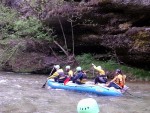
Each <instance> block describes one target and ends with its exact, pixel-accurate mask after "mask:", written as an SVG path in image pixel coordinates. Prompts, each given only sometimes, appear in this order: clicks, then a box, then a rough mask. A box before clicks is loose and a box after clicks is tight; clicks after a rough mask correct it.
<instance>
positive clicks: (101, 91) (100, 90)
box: [47, 79, 123, 96]
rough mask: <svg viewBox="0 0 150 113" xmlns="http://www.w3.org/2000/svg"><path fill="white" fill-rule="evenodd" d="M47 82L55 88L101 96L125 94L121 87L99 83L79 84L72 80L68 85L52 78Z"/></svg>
mask: <svg viewBox="0 0 150 113" xmlns="http://www.w3.org/2000/svg"><path fill="white" fill-rule="evenodd" d="M47 84H48V86H50V87H51V88H53V89H64V90H69V91H76V92H82V93H90V94H96V95H99V96H122V95H123V94H122V92H121V91H120V90H119V89H115V88H108V87H105V86H104V84H98V85H92V84H83V85H78V84H75V83H72V82H71V81H70V82H68V83H67V84H66V85H64V84H63V83H57V82H54V81H53V80H51V79H49V80H48V81H47Z"/></svg>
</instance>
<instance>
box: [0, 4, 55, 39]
mask: <svg viewBox="0 0 150 113" xmlns="http://www.w3.org/2000/svg"><path fill="white" fill-rule="evenodd" d="M0 15H2V16H0V33H1V36H2V39H5V38H36V39H43V40H48V41H50V40H51V39H52V33H53V30H52V29H51V28H47V27H46V26H44V25H43V24H42V22H41V21H40V20H38V19H37V18H35V17H30V18H28V19H21V18H20V17H18V16H19V14H18V13H17V12H15V10H12V9H9V8H7V7H4V6H2V5H0Z"/></svg>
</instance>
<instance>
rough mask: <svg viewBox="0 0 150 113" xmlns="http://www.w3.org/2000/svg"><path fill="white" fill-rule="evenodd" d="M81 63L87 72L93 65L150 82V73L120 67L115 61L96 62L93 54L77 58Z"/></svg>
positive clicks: (123, 66)
mask: <svg viewBox="0 0 150 113" xmlns="http://www.w3.org/2000/svg"><path fill="white" fill-rule="evenodd" d="M76 59H77V60H78V61H79V63H80V65H81V67H82V68H83V69H85V70H89V69H90V68H91V64H92V63H93V64H95V65H96V66H98V65H100V66H102V68H103V69H105V70H107V71H110V72H111V71H114V70H116V69H121V70H122V71H123V73H124V74H126V75H127V77H129V76H130V77H133V78H136V79H137V80H144V81H150V71H146V70H143V69H138V68H133V67H128V66H125V65H120V64H118V63H116V62H115V61H112V60H109V61H99V60H95V59H94V58H93V56H92V55H91V54H83V55H79V56H77V57H76Z"/></svg>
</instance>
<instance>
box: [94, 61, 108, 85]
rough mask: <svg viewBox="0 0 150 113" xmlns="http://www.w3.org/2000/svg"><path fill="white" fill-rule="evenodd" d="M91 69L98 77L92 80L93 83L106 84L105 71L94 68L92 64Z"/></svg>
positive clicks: (99, 67) (98, 67)
mask: <svg viewBox="0 0 150 113" xmlns="http://www.w3.org/2000/svg"><path fill="white" fill-rule="evenodd" d="M92 66H93V68H94V69H95V70H96V71H97V72H98V75H97V76H96V77H95V79H94V83H95V84H98V83H106V82H107V76H106V75H105V71H104V70H103V69H102V67H101V66H95V65H94V64H92Z"/></svg>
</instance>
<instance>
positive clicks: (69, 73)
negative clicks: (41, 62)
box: [66, 65, 74, 80]
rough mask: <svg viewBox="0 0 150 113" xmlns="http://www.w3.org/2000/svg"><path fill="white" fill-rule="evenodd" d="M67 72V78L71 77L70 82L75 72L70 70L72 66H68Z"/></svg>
mask: <svg viewBox="0 0 150 113" xmlns="http://www.w3.org/2000/svg"><path fill="white" fill-rule="evenodd" d="M66 72H67V74H66V75H67V77H69V78H70V80H73V76H74V75H73V71H72V70H71V69H70V66H69V65H68V66H66Z"/></svg>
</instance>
